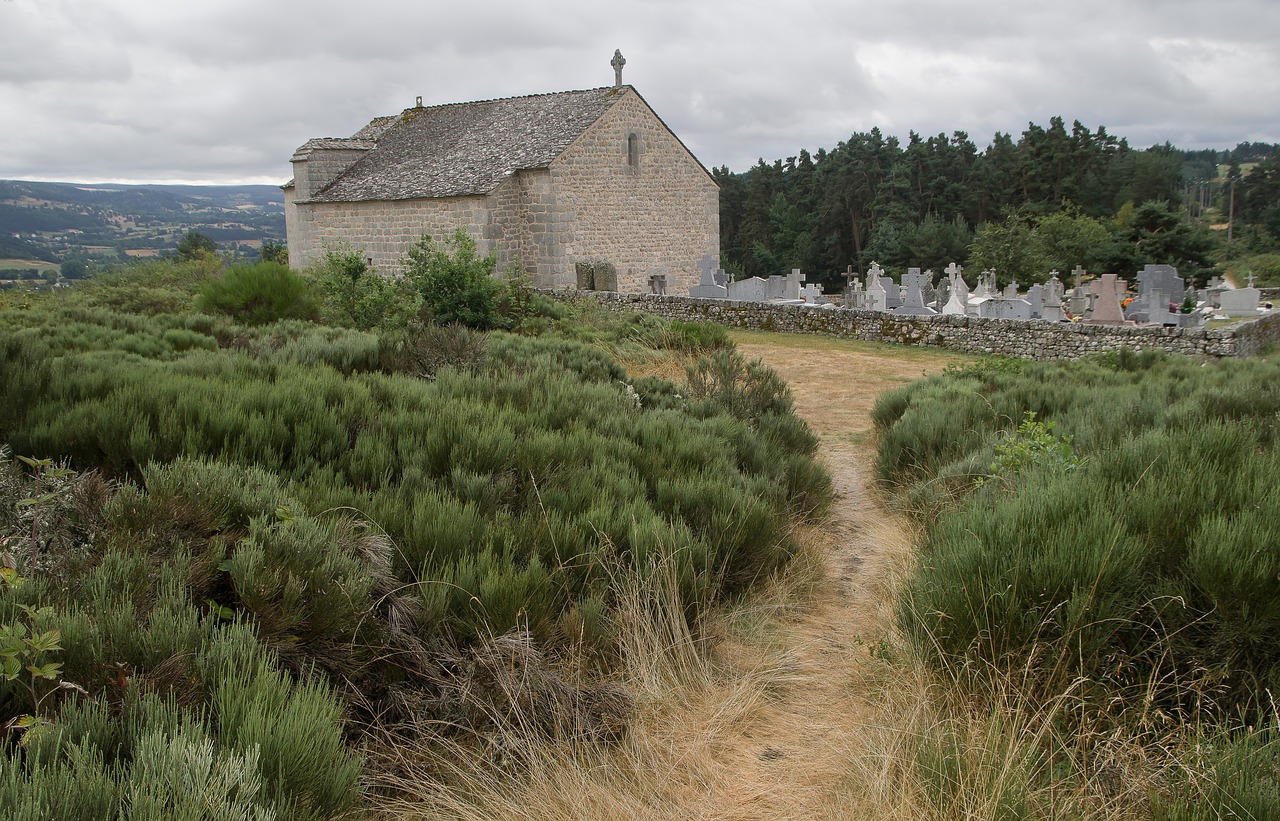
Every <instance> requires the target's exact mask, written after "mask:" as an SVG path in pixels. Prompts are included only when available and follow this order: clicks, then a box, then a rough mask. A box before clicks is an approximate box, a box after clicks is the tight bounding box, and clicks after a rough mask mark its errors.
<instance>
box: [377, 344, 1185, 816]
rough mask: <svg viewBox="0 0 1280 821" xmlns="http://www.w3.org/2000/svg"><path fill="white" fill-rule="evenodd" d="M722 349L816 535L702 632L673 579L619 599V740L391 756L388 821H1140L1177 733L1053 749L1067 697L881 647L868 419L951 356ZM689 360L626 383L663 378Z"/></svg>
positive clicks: (893, 537) (1069, 742)
mask: <svg viewBox="0 0 1280 821" xmlns="http://www.w3.org/2000/svg"><path fill="white" fill-rule="evenodd" d="M735 338H736V340H737V342H738V345H739V348H740V350H742V352H743V353H744V354H745V355H746V356H748V357H750V358H763V359H764V360H765V361H766V363H767V364H769V365H770V366H772V367H774V368H775V369H776V370H778V371H779V372H780V373H781V374H782V376H783V377H784V378H785V379H786V380H787V381H788V383H789V384H790V386H791V389H792V392H793V396H794V399H795V403H796V407H797V410H798V411H799V412H800V413H801V414H802V415H804V416H805V417H806V418H807V419H809V420H810V422H811V424H812V426H813V427H814V429H815V431H816V432H817V433H818V434H819V436H820V437H821V441H822V453H823V458H824V459H825V461H826V462H827V464H828V467H829V468H830V469H831V471H832V473H833V477H834V483H835V487H836V490H837V501H836V504H835V505H834V506H833V511H832V514H831V516H830V519H829V520H828V521H827V522H825V523H823V524H822V525H821V526H819V527H813V528H809V529H807V530H806V531H804V532H802V533H800V534H797V535H798V536H799V539H800V542H801V543H802V545H803V546H802V549H801V552H800V554H799V555H798V556H797V557H796V559H795V560H794V561H793V562H792V563H791V564H790V565H789V566H788V568H787V569H786V571H785V572H784V573H782V574H780V575H779V576H778V577H777V578H774V579H772V580H770V581H769V582H768V583H766V584H765V585H763V586H762V588H761V589H760V590H758V591H757V592H756V593H755V594H753V595H752V596H751V597H750V599H749V600H745V601H742V602H738V603H737V604H735V605H733V606H730V607H726V608H723V609H721V610H720V611H719V612H718V613H717V614H716V615H715V616H714V621H712V622H711V623H708V624H705V625H702V626H701V629H700V630H699V631H698V632H697V634H695V633H692V632H690V631H689V630H688V628H687V626H686V625H685V623H684V620H683V619H682V618H680V617H679V614H680V612H681V603H680V602H679V601H678V600H677V599H676V598H675V592H674V591H675V590H676V589H677V588H676V586H675V585H674V584H673V583H672V582H671V580H669V579H668V580H667V581H666V582H665V583H661V584H657V585H642V584H639V583H637V582H636V580H634V579H633V580H630V581H631V583H630V584H626V585H624V587H625V588H626V589H627V590H628V591H629V593H630V595H629V596H628V598H627V606H626V607H624V608H623V620H624V621H623V625H622V626H623V628H624V629H623V635H624V636H625V637H626V640H625V652H624V660H625V664H624V670H623V673H622V674H621V680H620V682H619V684H620V686H622V687H624V688H625V689H626V690H627V691H628V692H629V693H630V694H631V697H632V699H633V704H634V708H633V709H634V712H633V714H632V717H631V722H630V731H629V732H627V733H626V735H625V736H624V737H622V738H621V739H620V740H616V741H614V742H611V743H604V742H589V741H582V740H581V739H574V738H566V739H562V740H559V741H551V742H549V741H547V740H546V738H545V734H543V735H539V734H537V733H533V732H528V731H527V728H521V727H520V726H519V722H518V721H517V722H516V723H515V725H508V726H507V727H506V729H505V730H503V731H502V732H501V733H500V735H502V736H503V739H504V740H503V742H502V743H501V744H499V745H497V746H495V744H494V743H493V741H492V739H488V740H485V739H476V738H469V739H463V740H461V741H459V740H457V739H456V738H454V739H447V738H444V737H440V738H438V739H437V741H435V742H433V743H430V744H426V745H423V746H422V747H419V748H417V749H411V750H406V749H404V748H394V747H392V748H388V749H389V750H390V751H391V752H392V753H393V755H394V756H395V757H396V760H394V761H388V762H386V763H387V766H386V767H384V768H383V769H384V770H385V771H386V772H393V773H396V775H395V776H394V777H388V778H385V779H383V780H382V782H383V783H382V784H380V785H379V786H381V787H384V788H385V787H392V788H394V790H395V793H396V795H397V798H396V800H395V801H394V802H392V803H390V804H389V805H384V806H385V807H386V810H387V813H386V815H387V817H396V818H412V819H435V818H440V819H443V818H462V819H492V818H518V819H546V820H547V821H550V820H551V819H613V818H624V819H637V820H639V819H735V820H742V821H749V820H750V819H761V821H763V819H783V820H785V819H821V818H834V819H859V820H861V819H885V820H886V821H887V819H902V818H910V819H914V820H917V821H951V819H990V818H1092V819H1117V820H1119V819H1130V818H1144V817H1150V816H1151V811H1150V808H1149V806H1148V797H1149V796H1150V795H1151V794H1153V793H1155V792H1157V791H1159V790H1160V789H1162V788H1163V786H1164V780H1165V779H1166V778H1167V776H1168V775H1169V774H1170V773H1173V772H1178V768H1179V767H1180V765H1179V764H1178V750H1179V749H1182V748H1183V746H1184V745H1183V740H1182V739H1180V738H1179V737H1178V736H1177V735H1175V734H1174V733H1173V732H1172V731H1170V732H1165V733H1164V734H1163V735H1161V733H1160V732H1151V733H1147V734H1145V735H1144V736H1143V737H1141V738H1138V737H1132V736H1127V735H1125V734H1124V733H1122V732H1119V731H1115V730H1110V729H1106V728H1105V726H1104V725H1099V729H1098V730H1097V731H1096V732H1094V733H1092V734H1090V732H1084V733H1078V732H1077V733H1073V734H1063V732H1062V728H1063V727H1064V726H1069V725H1071V724H1072V722H1070V721H1063V720H1062V719H1063V718H1064V717H1065V716H1067V714H1068V713H1071V712H1073V711H1079V710H1080V709H1081V705H1082V704H1083V703H1084V702H1083V701H1082V699H1081V696H1080V694H1079V693H1078V692H1076V687H1077V685H1075V684H1070V685H1068V686H1066V687H1065V688H1064V692H1062V693H1061V694H1060V695H1059V696H1058V697H1057V698H1053V699H1048V700H1032V699H1031V698H1029V697H1028V696H1026V695H1025V693H1027V692H1029V688H1026V687H1021V686H1019V682H1017V681H1016V680H999V679H997V678H996V677H995V676H994V674H993V675H992V676H991V680H989V681H987V682H985V686H984V687H983V688H982V689H983V690H984V691H985V692H986V693H987V696H986V698H985V699H983V700H976V699H971V698H969V697H968V696H967V695H966V693H968V692H972V691H969V690H966V689H965V688H963V687H960V686H957V684H956V682H955V681H948V680H947V679H946V678H945V677H939V676H937V675H936V674H934V673H932V672H929V671H926V670H925V669H924V668H923V667H922V666H920V665H919V664H918V663H916V662H915V661H914V660H913V658H912V654H911V652H910V651H909V650H908V649H907V648H906V646H905V644H904V642H903V640H902V639H901V637H900V636H898V635H897V633H896V632H895V630H894V623H895V619H894V612H895V607H896V590H897V589H898V587H899V585H900V584H901V583H902V581H903V580H904V579H905V578H906V576H907V574H908V573H909V572H910V571H911V568H912V564H913V562H914V561H915V556H914V544H915V540H916V534H915V533H913V532H912V530H911V527H910V526H909V524H908V523H907V522H906V521H905V520H903V519H902V518H900V517H899V516H898V515H897V514H895V513H894V512H893V511H892V510H890V508H889V506H888V505H887V504H886V500H884V499H882V498H880V497H879V495H878V491H877V489H876V488H875V486H874V485H873V483H872V481H871V459H872V458H873V441H872V440H873V435H872V431H871V422H870V416H869V414H870V410H871V406H872V404H873V403H874V401H875V398H876V396H877V395H878V394H879V393H880V392H881V391H883V390H886V389H889V388H892V387H895V386H897V385H899V384H901V383H902V382H904V381H907V380H910V379H913V378H915V377H917V376H919V375H920V373H921V371H922V370H936V369H940V368H942V367H944V366H945V364H946V363H947V362H950V361H954V360H955V359H957V357H955V356H952V355H948V354H943V353H939V352H935V351H920V350H902V349H890V350H886V349H884V348H882V347H881V346H870V345H863V344H859V343H851V342H846V341H840V340H814V338H812V337H783V336H776V337H775V336H773V335H765V334H754V333H753V334H735ZM814 342H816V343H817V344H812V345H811V344H804V343H814ZM683 364H684V363H683V362H682V361H679V360H678V359H677V358H675V357H672V358H671V359H669V360H661V361H658V360H651V361H648V362H645V363H630V367H629V371H630V372H632V373H637V372H649V373H657V374H660V375H664V376H672V377H678V376H679V375H680V374H682V373H683ZM673 614H674V615H673ZM971 674H972V671H966V672H965V676H970V675H971ZM962 677H964V676H960V675H957V676H956V677H955V678H956V679H957V680H958V679H959V678H962ZM992 693H994V696H991V695H990V694H992ZM1077 724H1078V722H1077ZM1180 774H1182V775H1185V772H1184V771H1183V772H1180ZM1193 776H1194V774H1193ZM1193 780H1194V778H1193Z"/></svg>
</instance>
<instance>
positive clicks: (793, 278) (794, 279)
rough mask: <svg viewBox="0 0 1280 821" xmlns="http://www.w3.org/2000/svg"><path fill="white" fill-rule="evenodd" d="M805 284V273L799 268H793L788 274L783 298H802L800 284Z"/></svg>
mask: <svg viewBox="0 0 1280 821" xmlns="http://www.w3.org/2000/svg"><path fill="white" fill-rule="evenodd" d="M803 284H804V274H802V273H800V269H799V268H792V269H791V273H790V274H788V275H787V288H786V291H784V294H785V296H783V299H800V298H801V297H800V286H801V285H803Z"/></svg>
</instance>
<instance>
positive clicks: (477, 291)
mask: <svg viewBox="0 0 1280 821" xmlns="http://www.w3.org/2000/svg"><path fill="white" fill-rule="evenodd" d="M404 265H405V275H406V276H407V277H408V278H409V280H410V281H411V282H413V284H414V285H415V286H416V287H417V289H418V293H419V294H420V295H421V296H422V302H423V305H424V306H425V307H426V309H427V310H428V311H429V312H430V314H431V318H432V320H433V321H434V322H436V323H437V324H440V325H450V324H453V323H455V322H456V323H458V324H460V325H465V326H466V327H468V328H474V329H476V330H482V331H483V330H488V329H490V328H495V327H497V326H498V324H499V315H498V294H499V290H500V286H499V284H498V281H497V280H495V279H494V278H493V272H494V268H495V267H496V265H497V256H496V255H494V254H489V255H488V256H483V257H482V256H480V254H479V251H478V250H477V248H476V241H475V240H474V239H472V238H471V235H470V234H468V233H467V232H466V231H464V230H463V229H461V228H459V229H458V230H457V231H455V232H454V234H453V236H452V237H450V238H449V239H448V240H446V241H445V243H444V245H443V246H439V247H438V246H437V245H436V244H435V243H434V242H433V241H432V239H431V237H430V236H429V235H427V234H423V235H422V239H420V240H419V241H418V242H416V243H414V244H413V245H411V246H409V250H408V251H407V252H406V254H405V262H404Z"/></svg>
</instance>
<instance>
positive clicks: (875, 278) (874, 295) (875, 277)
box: [867, 262, 892, 311]
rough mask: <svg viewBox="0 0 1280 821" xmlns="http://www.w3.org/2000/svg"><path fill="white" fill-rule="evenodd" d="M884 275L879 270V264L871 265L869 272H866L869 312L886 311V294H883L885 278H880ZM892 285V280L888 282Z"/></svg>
mask: <svg viewBox="0 0 1280 821" xmlns="http://www.w3.org/2000/svg"><path fill="white" fill-rule="evenodd" d="M882 273H884V272H883V271H882V270H881V269H880V265H879V263H875V262H873V263H871V270H869V271H867V309H868V310H871V311H884V310H887V309H888V294H887V293H886V292H885V287H884V281H885V279H886V277H882V276H880V275H881V274H882ZM890 283H892V280H890Z"/></svg>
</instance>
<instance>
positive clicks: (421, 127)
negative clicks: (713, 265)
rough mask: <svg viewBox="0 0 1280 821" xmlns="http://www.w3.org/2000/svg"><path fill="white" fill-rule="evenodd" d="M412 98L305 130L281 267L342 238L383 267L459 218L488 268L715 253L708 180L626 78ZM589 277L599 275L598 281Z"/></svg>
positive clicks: (438, 236)
mask: <svg viewBox="0 0 1280 821" xmlns="http://www.w3.org/2000/svg"><path fill="white" fill-rule="evenodd" d="M625 62H626V61H625V60H623V59H622V55H621V53H615V54H614V60H613V63H612V65H613V67H614V71H615V83H614V85H613V86H611V87H605V88H595V89H590V90H586V91H564V92H559V93H552V94H537V95H532V96H526V97H511V98H507V99H501V100H484V101H479V102H470V103H454V104H449V105H437V106H425V107H424V106H423V105H422V100H421V98H419V100H418V104H417V105H416V106H414V107H413V108H408V109H405V110H404V111H403V112H402V113H400V114H395V115H391V116H387V117H377V118H375V119H373V120H372V121H371V122H370V123H369V124H368V125H366V126H365V127H364V128H362V129H360V130H359V131H357V132H356V133H355V134H354V135H352V136H351V137H349V138H331V137H324V138H318V139H313V140H308V141H307V142H306V143H304V144H303V145H302V146H301V147H299V148H298V150H297V151H295V152H294V155H293V160H292V161H293V173H294V178H293V180H292V181H290V182H289V183H288V184H287V185H285V186H284V192H285V220H286V230H287V236H288V245H289V264H290V265H292V266H294V267H303V266H305V265H307V264H308V263H310V262H312V261H313V260H315V259H317V258H319V257H320V256H322V255H323V254H324V251H325V248H326V246H328V245H333V244H335V243H337V242H339V241H341V240H345V241H346V242H348V243H349V244H350V245H351V246H352V247H353V248H355V249H357V250H360V251H362V252H363V253H364V255H365V256H366V257H367V258H368V259H369V260H371V262H372V263H373V266H374V267H375V269H376V270H377V271H378V272H379V273H381V274H384V275H395V274H397V273H399V271H400V268H401V259H402V257H403V256H404V254H405V251H406V249H407V248H408V247H409V245H411V244H412V243H414V242H417V241H418V240H419V239H420V238H421V237H422V235H423V234H424V233H426V234H429V235H430V236H431V237H432V238H433V239H435V240H437V241H440V240H443V239H446V238H448V237H450V236H452V235H453V233H454V231H455V230H456V229H457V228H459V227H460V228H463V229H465V230H466V231H468V232H469V233H470V234H471V236H472V237H474V238H475V239H476V241H477V244H478V245H479V247H480V251H481V253H489V252H491V251H492V252H496V254H497V257H498V269H499V271H504V270H507V269H508V268H510V267H511V266H513V265H518V266H519V267H520V268H521V269H522V270H523V271H524V272H525V273H527V274H528V275H529V277H530V279H531V280H532V281H533V283H534V284H535V285H536V286H539V287H546V288H572V287H575V285H576V283H577V278H576V273H575V270H576V264H577V263H582V262H586V263H598V262H608V263H612V265H613V266H614V268H615V269H616V271H617V289H618V290H619V291H623V292H629V293H648V292H649V291H650V289H651V287H652V284H651V283H653V282H654V281H658V282H663V283H665V287H666V292H667V293H688V289H689V288H690V287H692V286H694V285H697V284H698V281H699V267H698V266H699V263H700V262H702V261H703V260H704V259H706V258H708V257H710V259H711V260H712V261H717V260H719V257H720V212H719V187H718V186H717V185H716V183H715V181H714V180H713V179H712V177H711V175H710V174H709V173H708V172H707V169H706V168H705V167H703V165H702V164H701V163H700V162H699V161H698V160H697V158H696V157H694V156H693V154H692V153H691V152H690V151H689V149H687V148H686V147H685V145H684V144H683V143H682V142H681V141H680V139H679V138H678V137H676V135H675V134H674V133H672V131H671V130H670V129H669V128H667V126H666V124H665V123H663V121H662V120H661V118H659V117H658V115H657V114H655V113H654V111H653V109H652V108H650V107H649V104H648V103H646V102H645V100H644V98H643V97H641V96H640V94H639V93H638V92H637V91H636V90H635V89H634V88H632V87H631V86H629V85H623V83H622V66H623V65H624V64H625ZM596 287H597V288H599V287H600V286H599V285H597V286H596Z"/></svg>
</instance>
